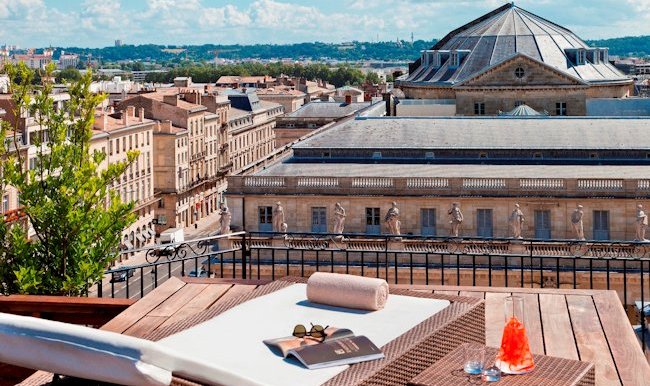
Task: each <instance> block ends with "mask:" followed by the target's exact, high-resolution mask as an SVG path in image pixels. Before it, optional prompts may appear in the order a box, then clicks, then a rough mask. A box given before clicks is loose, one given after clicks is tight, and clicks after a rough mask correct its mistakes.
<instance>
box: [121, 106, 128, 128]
mask: <svg viewBox="0 0 650 386" xmlns="http://www.w3.org/2000/svg"><path fill="white" fill-rule="evenodd" d="M129 107H130V106H129ZM122 125H124V126H128V125H129V114H128V112H127V111H126V110H122Z"/></svg>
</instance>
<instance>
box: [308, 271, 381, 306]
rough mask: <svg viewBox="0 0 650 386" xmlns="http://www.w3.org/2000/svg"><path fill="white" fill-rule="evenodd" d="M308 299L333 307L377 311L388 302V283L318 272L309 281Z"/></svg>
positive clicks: (379, 280)
mask: <svg viewBox="0 0 650 386" xmlns="http://www.w3.org/2000/svg"><path fill="white" fill-rule="evenodd" d="M307 299H308V300H309V301H310V302H313V303H320V304H326V305H330V306H337V307H346V308H356V309H361V310H370V311H376V310H380V309H382V308H384V305H386V300H387V299H388V283H386V280H383V279H375V278H370V277H362V276H354V275H344V274H340V273H326V272H316V273H314V274H312V275H311V277H309V280H307Z"/></svg>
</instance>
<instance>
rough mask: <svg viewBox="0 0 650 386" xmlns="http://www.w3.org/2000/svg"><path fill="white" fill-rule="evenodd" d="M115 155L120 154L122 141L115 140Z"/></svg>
mask: <svg viewBox="0 0 650 386" xmlns="http://www.w3.org/2000/svg"><path fill="white" fill-rule="evenodd" d="M115 154H120V139H119V138H117V139H116V140H115Z"/></svg>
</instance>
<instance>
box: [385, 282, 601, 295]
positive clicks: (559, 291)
mask: <svg viewBox="0 0 650 386" xmlns="http://www.w3.org/2000/svg"><path fill="white" fill-rule="evenodd" d="M390 287H391V288H401V289H431V290H433V291H437V290H442V291H472V292H493V293H513V294H514V293H536V294H553V295H558V294H566V295H594V294H597V293H598V292H599V291H602V290H589V289H573V288H567V289H564V288H562V289H557V288H518V287H479V286H476V287H473V286H457V285H424V284H412V285H411V284H390Z"/></svg>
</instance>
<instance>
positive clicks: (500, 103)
mask: <svg viewBox="0 0 650 386" xmlns="http://www.w3.org/2000/svg"><path fill="white" fill-rule="evenodd" d="M516 102H523V103H524V104H526V105H528V106H530V107H532V108H533V109H535V110H537V111H539V112H543V111H547V112H548V113H549V114H550V115H556V103H560V102H563V103H566V108H567V115H573V116H576V115H577V116H584V115H586V113H587V109H586V96H585V91H584V89H569V88H567V89H555V90H551V89H520V90H500V91H499V92H496V91H494V90H492V91H490V90H480V89H475V90H458V91H457V93H456V113H457V115H464V116H467V115H474V104H475V103H485V115H497V114H499V112H505V111H510V110H512V109H514V108H515V107H516V106H515V105H516Z"/></svg>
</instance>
